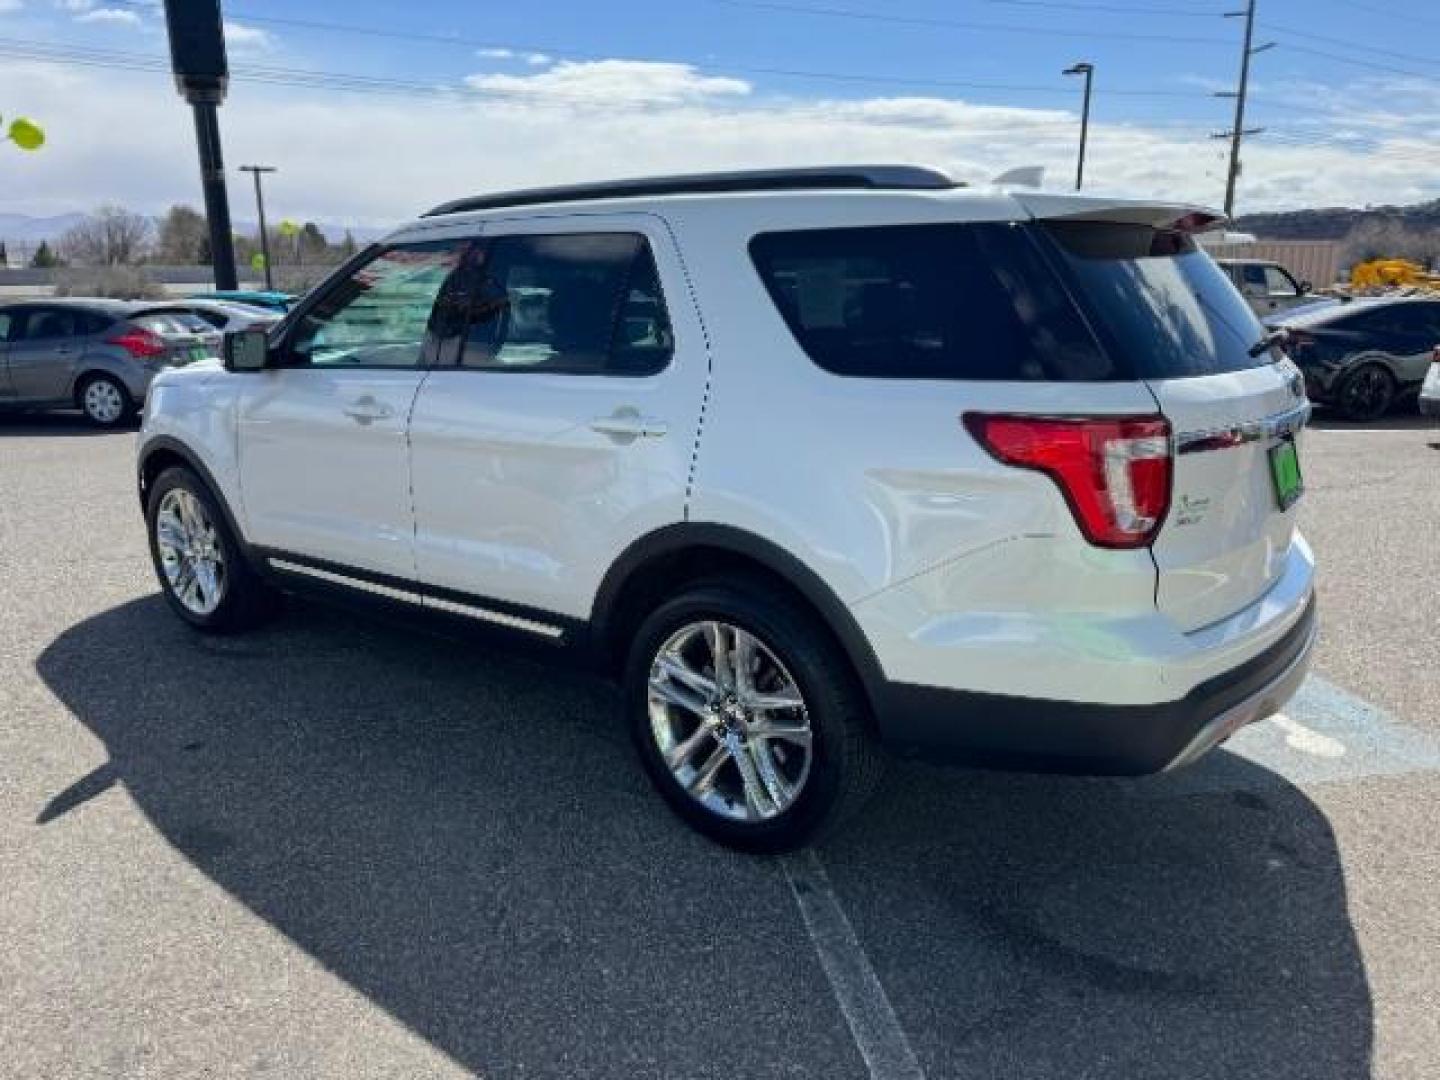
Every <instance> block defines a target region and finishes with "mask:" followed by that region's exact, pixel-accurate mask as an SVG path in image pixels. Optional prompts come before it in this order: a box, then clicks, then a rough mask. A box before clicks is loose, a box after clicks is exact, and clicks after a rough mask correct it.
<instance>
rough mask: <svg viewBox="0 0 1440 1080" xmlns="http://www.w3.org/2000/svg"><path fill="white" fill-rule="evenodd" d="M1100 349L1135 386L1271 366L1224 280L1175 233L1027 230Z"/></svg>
mask: <svg viewBox="0 0 1440 1080" xmlns="http://www.w3.org/2000/svg"><path fill="white" fill-rule="evenodd" d="M1036 231H1037V232H1039V233H1040V234H1042V235H1043V236H1045V237H1046V238H1047V239H1048V241H1049V242H1050V243H1051V244H1052V245H1053V247H1054V250H1055V251H1057V252H1058V253H1059V257H1060V260H1061V263H1062V265H1063V268H1064V271H1065V274H1066V277H1067V279H1068V283H1069V284H1070V286H1071V290H1072V292H1074V294H1075V295H1076V298H1077V299H1078V300H1079V301H1080V304H1081V307H1082V308H1083V309H1084V311H1085V314H1086V316H1087V317H1088V319H1089V322H1090V325H1091V326H1093V327H1095V329H1096V332H1097V333H1098V334H1099V335H1100V338H1101V341H1102V342H1103V344H1104V345H1105V346H1106V349H1107V350H1108V351H1109V352H1111V353H1112V354H1113V355H1114V356H1115V357H1116V359H1117V362H1118V363H1121V364H1123V365H1124V366H1125V367H1127V368H1129V369H1130V370H1132V371H1134V372H1135V374H1136V375H1137V376H1138V377H1140V378H1143V379H1176V378H1185V377H1189V376H1198V375H1216V374H1221V373H1223V372H1228V371H1239V370H1241V369H1244V368H1253V367H1261V366H1263V365H1265V364H1268V363H1270V362H1271V355H1270V352H1269V350H1262V352H1261V354H1260V355H1259V356H1251V355H1250V349H1251V348H1252V347H1253V346H1254V345H1255V344H1256V343H1258V342H1259V341H1260V339H1261V338H1262V337H1263V336H1264V334H1265V331H1264V330H1263V328H1262V327H1261V326H1260V323H1259V322H1258V321H1257V320H1256V318H1255V314H1254V312H1252V311H1251V310H1250V305H1249V304H1247V303H1246V302H1245V300H1244V298H1243V297H1241V295H1240V294H1239V293H1238V292H1236V291H1235V288H1234V286H1233V285H1232V284H1231V283H1230V279H1229V278H1227V277H1226V276H1225V272H1224V271H1223V270H1221V269H1220V267H1218V266H1216V265H1215V261H1214V260H1213V259H1211V258H1210V256H1208V255H1206V254H1205V253H1204V252H1202V251H1200V250H1199V249H1198V248H1197V247H1196V246H1195V242H1194V240H1193V239H1192V238H1191V237H1190V236H1188V235H1186V234H1184V233H1180V232H1175V231H1173V230H1168V229H1154V228H1151V227H1150V226H1147V225H1127V224H1120V223H1115V222H1100V221H1049V222H1045V223H1044V224H1043V225H1040V226H1037V230H1036Z"/></svg>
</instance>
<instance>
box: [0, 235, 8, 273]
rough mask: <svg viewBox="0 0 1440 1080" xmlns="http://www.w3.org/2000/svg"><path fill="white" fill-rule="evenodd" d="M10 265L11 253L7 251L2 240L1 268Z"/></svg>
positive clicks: (0, 244)
mask: <svg viewBox="0 0 1440 1080" xmlns="http://www.w3.org/2000/svg"><path fill="white" fill-rule="evenodd" d="M9 265H10V253H9V252H8V251H6V250H5V241H4V240H0V267H4V266H9Z"/></svg>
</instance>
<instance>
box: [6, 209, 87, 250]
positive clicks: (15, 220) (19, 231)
mask: <svg viewBox="0 0 1440 1080" xmlns="http://www.w3.org/2000/svg"><path fill="white" fill-rule="evenodd" d="M84 220H85V215H84V214H59V215H57V216H55V217H30V216H29V215H27V214H0V240H3V241H6V242H8V243H23V244H38V243H39V242H40V241H41V240H55V239H57V238H58V237H59V236H60V235H61V234H62V233H64V232H65V230H67V229H69V228H72V227H73V226H75V225H76V224H78V223H79V222H81V221H84Z"/></svg>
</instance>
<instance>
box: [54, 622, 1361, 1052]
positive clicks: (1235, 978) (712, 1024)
mask: <svg viewBox="0 0 1440 1080" xmlns="http://www.w3.org/2000/svg"><path fill="white" fill-rule="evenodd" d="M37 667H38V671H39V674H40V675H41V677H42V678H43V679H44V681H45V682H46V684H47V685H48V686H49V687H50V689H51V690H52V691H53V692H54V693H55V694H56V695H57V696H58V697H59V698H60V699H61V700H62V701H63V702H64V704H65V705H66V706H67V707H68V708H69V709H70V710H71V711H72V712H73V713H74V715H75V716H76V717H78V718H79V720H80V721H82V722H83V723H84V724H85V725H86V726H87V727H88V728H89V729H90V730H91V731H92V732H93V733H94V734H95V735H96V736H97V737H98V738H100V739H101V740H102V741H103V742H104V744H105V746H106V748H107V751H108V755H109V761H108V762H107V763H106V765H104V766H102V767H101V769H99V770H97V772H96V773H94V774H91V776H89V777H77V778H76V783H75V784H74V785H72V786H71V787H70V788H69V789H67V790H66V791H60V792H55V793H54V798H52V800H51V801H50V804H49V805H48V806H44V807H36V816H37V818H38V819H39V821H41V822H51V821H54V820H56V819H60V818H63V817H64V816H65V815H66V814H67V813H68V812H70V811H71V810H73V809H74V808H75V807H77V806H80V805H82V804H83V803H84V801H85V800H86V799H88V798H90V797H93V796H94V795H95V794H98V793H99V792H100V791H103V790H105V789H106V788H108V787H109V786H111V785H112V784H115V783H119V784H123V785H124V787H125V788H126V790H127V791H128V792H129V794H130V795H131V797H133V799H134V800H135V802H136V803H137V805H138V806H139V807H140V808H141V810H142V811H143V812H144V813H145V814H146V815H147V817H148V818H149V820H150V821H151V822H152V823H153V824H154V826H155V828H156V829H158V830H159V832H160V833H161V834H162V835H163V836H164V837H165V838H166V839H167V840H168V841H169V842H170V843H171V844H172V845H173V846H174V847H175V848H176V849H177V850H178V851H180V852H181V853H182V854H183V855H184V856H185V857H186V858H187V859H189V860H190V861H191V862H192V863H193V864H194V865H195V866H196V867H197V868H198V869H199V870H200V871H201V872H203V873H204V874H205V875H207V876H208V877H209V878H210V879H212V880H213V881H215V882H216V883H218V884H219V885H221V886H222V887H223V888H225V889H226V890H227V891H228V892H229V893H230V894H232V895H233V896H234V897H236V898H237V899H239V900H240V901H242V902H243V903H244V904H245V905H247V906H248V907H249V909H250V910H252V911H253V912H255V913H256V914H257V915H258V916H260V917H261V918H262V919H264V920H266V921H267V922H268V923H269V924H271V925H273V926H274V927H275V928H277V929H278V930H280V931H281V932H283V933H284V934H285V935H287V936H288V938H289V939H290V940H292V941H293V942H294V943H295V944H296V945H298V946H299V947H300V948H302V949H304V950H305V951H306V952H308V953H309V954H311V955H312V956H314V957H315V958H316V959H318V960H319V961H320V962H321V963H322V964H323V965H324V966H325V968H326V969H328V970H329V971H331V972H333V973H334V974H336V975H337V976H338V977H340V978H342V979H344V980H345V981H346V982H347V983H349V984H350V985H351V986H353V987H354V988H355V989H357V990H359V991H360V992H361V993H363V994H365V995H367V996H368V998H369V999H370V1000H372V1001H373V1002H374V1003H376V1004H377V1005H378V1006H380V1007H381V1008H383V1009H385V1010H387V1011H388V1012H389V1013H390V1014H391V1015H393V1016H395V1017H397V1018H398V1019H400V1020H401V1021H403V1022H404V1023H405V1024H407V1025H408V1026H409V1027H410V1028H411V1029H413V1030H414V1031H416V1032H417V1033H419V1034H420V1035H421V1036H423V1037H424V1038H425V1039H427V1040H429V1041H430V1042H431V1043H432V1044H433V1045H435V1046H436V1047H438V1048H440V1049H441V1050H443V1051H444V1052H446V1053H447V1054H449V1055H450V1056H451V1057H452V1058H453V1059H455V1060H456V1061H458V1062H459V1063H461V1064H462V1065H464V1066H466V1067H467V1068H470V1069H473V1070H475V1071H477V1072H481V1073H483V1074H484V1075H486V1076H511V1075H521V1074H524V1075H527V1076H537V1075H538V1076H552V1075H585V1076H625V1077H635V1076H686V1077H692V1076H727V1077H734V1076H747V1077H748V1076H763V1075H779V1074H785V1075H797V1074H798V1075H815V1076H825V1077H847V1076H864V1075H865V1069H864V1066H863V1063H862V1062H861V1060H860V1058H859V1056H858V1054H857V1052H856V1050H855V1048H854V1044H853V1042H852V1041H851V1039H850V1038H849V1036H848V1033H847V1031H846V1028H845V1026H844V1021H843V1019H842V1017H841V1015H840V1013H839V1011H838V1010H837V1008H836V1006H835V1004H834V999H833V998H832V997H831V995H830V992H829V989H828V986H827V984H826V981H825V978H824V975H823V973H822V970H821V968H820V967H819V964H818V963H817V961H816V957H815V953H814V949H813V947H812V945H811V943H810V941H809V939H808V938H807V936H806V932H805V929H804V925H803V923H802V921H801V920H800V918H799V916H798V914H797V911H796V909H795V906H794V903H793V899H792V897H791V895H790V893H789V892H788V886H787V885H786V882H785V877H784V875H783V874H782V873H781V872H780V869H779V867H778V866H777V865H776V864H775V863H774V862H773V861H772V860H765V859H753V858H746V857H743V856H739V855H735V854H733V853H730V852H728V851H725V850H723V849H720V848H716V847H714V846H711V845H710V844H708V843H707V842H706V841H704V840H702V839H700V838H698V837H696V836H695V835H693V834H691V833H690V832H689V831H688V830H686V829H685V828H684V827H683V826H681V825H680V824H678V823H677V822H676V821H675V820H674V819H673V818H672V817H671V816H670V815H669V814H668V812H667V811H666V810H665V808H664V806H663V804H662V803H661V802H660V800H659V799H658V798H657V797H655V796H654V795H653V794H652V793H651V792H650V791H649V789H648V787H647V785H646V783H645V781H644V779H643V777H642V776H641V774H640V772H639V770H638V766H637V765H636V764H635V763H634V761H633V759H632V755H631V751H630V749H629V747H628V745H627V743H626V740H625V737H624V733H623V732H622V731H621V730H620V726H619V725H618V723H616V722H615V718H614V710H615V703H614V696H613V693H612V692H611V691H610V690H609V689H608V688H606V687H605V686H603V685H601V684H599V683H597V682H594V681H591V680H589V679H587V678H585V677H583V676H580V675H576V674H571V673H569V672H560V671H557V670H556V669H555V668H554V667H547V666H542V665H541V664H539V663H536V662H533V661H531V660H527V659H521V658H517V657H514V656H510V655H506V654H503V653H498V652H491V651H489V650H487V649H486V648H484V647H480V646H477V645H475V644H474V643H458V642H451V641H448V640H442V639H436V638H431V637H428V636H424V635H416V634H411V633H408V632H406V631H404V630H403V629H398V628H394V627H389V626H382V625H379V624H374V625H372V624H368V623H365V622H363V621H356V620H353V619H351V618H349V617H348V616H345V615H340V614H336V613H332V612H330V611H328V610H325V609H322V608H311V607H300V606H293V607H292V609H291V610H290V611H288V612H287V613H286V614H285V615H284V616H283V617H282V618H281V619H280V620H279V621H278V622H277V623H276V624H275V625H273V626H272V627H270V628H267V629H266V630H264V631H261V632H259V633H256V634H253V635H250V636H246V637H238V638H206V637H202V636H199V635H196V634H193V633H191V632H190V631H188V630H187V629H185V628H184V627H182V626H180V625H179V624H178V623H177V621H176V620H175V619H174V618H173V617H172V616H171V615H170V613H169V612H168V611H167V610H166V608H165V605H164V604H163V602H162V601H161V600H160V598H159V597H158V596H156V597H150V598H147V599H143V600H137V601H133V602H130V603H127V604H125V605H123V606H120V607H117V608H114V609H112V610H110V611H106V612H104V613H102V614H100V615H97V616H95V617H93V618H90V619H88V620H86V621H84V622H82V623H79V624H78V625H76V626H74V627H72V628H70V629H68V630H67V631H65V632H64V633H63V634H62V635H61V636H60V637H59V638H58V639H56V640H55V641H54V642H53V643H52V644H51V645H50V646H49V647H48V648H47V649H46V650H45V652H44V653H43V655H42V656H41V657H40V659H39V660H38V662H37ZM1197 768H1200V769H1204V770H1207V771H1205V772H1203V773H1201V774H1199V780H1200V782H1198V783H1197V782H1195V781H1194V780H1193V779H1192V781H1191V782H1190V783H1189V784H1188V785H1186V786H1185V787H1183V788H1179V789H1176V790H1171V789H1170V788H1167V786H1166V785H1167V783H1169V781H1167V780H1166V779H1165V778H1153V779H1151V780H1147V781H1143V782H1119V781H1099V780H1077V779H1066V778H1058V777H1050V778H1047V777H1030V776H1015V775H1003V774H985V773H974V772H966V771H958V770H943V769H936V768H929V767H924V766H919V765H913V764H899V765H897V766H896V769H895V771H894V776H893V778H892V781H891V783H890V784H889V785H888V790H886V791H885V792H884V793H883V794H882V796H881V798H880V799H879V800H878V801H877V802H876V804H875V805H874V806H873V807H872V809H871V810H870V812H869V813H868V814H867V815H866V817H865V819H864V820H863V821H861V822H858V823H856V824H855V825H854V826H853V827H852V828H850V829H849V830H848V831H847V832H845V833H843V834H842V835H841V836H839V837H837V838H836V839H835V840H833V841H832V842H830V843H829V844H828V845H827V846H826V847H825V848H824V850H823V851H822V852H821V858H822V860H823V862H824V865H825V866H826V868H827V870H828V871H829V875H830V878H831V880H832V882H833V883H834V887H835V889H836V892H837V894H838V896H839V898H840V901H841V903H842V905H843V907H844V909H845V911H846V912H847V913H848V915H849V917H850V919H851V921H852V922H853V924H854V926H855V928H856V931H857V933H858V935H859V938H860V940H861V942H862V943H863V944H864V947H865V949H866V951H867V952H868V954H869V959H870V962H871V963H872V965H873V966H874V968H875V970H876V971H877V973H878V975H879V977H880V980H881V983H882V985H883V986H884V987H885V989H886V991H887V992H888V994H889V996H890V998H891V1000H892V1002H893V1004H894V1007H895V1010H896V1014H897V1016H898V1018H899V1021H900V1023H901V1025H902V1026H903V1028H904V1030H905V1032H906V1033H907V1035H908V1037H909V1039H910V1041H911V1043H912V1045H913V1047H914V1049H915V1052H916V1054H917V1055H918V1057H919V1060H920V1061H921V1063H922V1064H923V1065H924V1067H925V1069H926V1071H927V1073H928V1074H929V1075H930V1076H932V1077H941V1076H956V1075H975V1076H1002V1075H1003V1076H1006V1077H1019V1076H1026V1077H1055V1078H1065V1080H1069V1078H1072V1077H1076V1076H1082V1075H1085V1076H1117V1077H1126V1078H1134V1077H1152V1076H1153V1077H1166V1078H1173V1077H1181V1076H1183V1077H1186V1078H1187V1080H1188V1078H1200V1077H1215V1078H1220V1077H1225V1078H1232V1077H1240V1076H1253V1077H1266V1078H1274V1077H1284V1076H1292V1075H1293V1076H1302V1075H1304V1076H1309V1075H1317V1074H1323V1075H1326V1076H1335V1077H1342V1076H1343V1077H1355V1076H1366V1075H1369V1067H1370V1055H1371V1038H1372V1036H1371V1017H1372V1006H1371V1000H1370V993H1369V987H1368V984H1367V980H1366V976H1365V971H1364V968H1363V965H1362V962H1361V957H1360V954H1359V950H1358V947H1357V944H1356V941H1355V937H1354V934H1353V931H1352V929H1351V926H1350V921H1349V917H1348V913H1347V907H1346V895H1345V885H1344V879H1343V875H1342V870H1341V866H1340V861H1339V856H1338V852H1337V850H1336V845H1335V839H1334V836H1333V834H1332V832H1331V830H1330V827H1329V825H1328V823H1327V822H1326V820H1325V818H1324V816H1323V814H1322V813H1321V812H1320V810H1319V809H1318V808H1317V807H1316V806H1315V805H1314V804H1313V803H1311V802H1310V800H1309V799H1308V798H1307V797H1306V796H1305V795H1304V794H1303V793H1302V792H1301V791H1300V790H1298V789H1297V788H1295V787H1293V786H1291V785H1289V784H1288V783H1287V782H1286V781H1285V780H1284V779H1283V778H1281V777H1280V776H1278V775H1276V774H1274V773H1272V772H1268V771H1266V770H1263V769H1260V768H1258V767H1256V766H1254V765H1252V764H1250V763H1248V762H1246V761H1244V760H1243V759H1241V758H1239V757H1235V756H1231V755H1227V754H1224V753H1221V754H1217V755H1213V756H1212V757H1211V758H1210V759H1209V760H1208V761H1207V762H1204V763H1202V764H1201V766H1198V767H1197ZM38 827H48V826H45V825H40V826H38ZM302 1009H303V1006H302ZM303 1025H304V1021H303V1019H302V1020H301V1021H300V1025H299V1026H302V1027H303ZM330 1034H331V1035H332V1037H333V1035H334V1033H330ZM288 1037H289V1038H291V1039H292V1040H295V1039H298V1040H301V1041H302V1042H303V1040H304V1039H305V1038H306V1037H307V1036H306V1035H305V1034H304V1033H303V1032H301V1033H299V1034H295V1033H292V1034H291V1035H290V1036H288ZM313 1037H314V1038H315V1039H317V1040H318V1039H320V1038H322V1033H318V1032H317V1033H315V1034H314V1036H313ZM340 1037H343V1035H342V1036H340ZM317 1045H318V1044H317ZM290 1051H291V1053H292V1054H294V1053H297V1052H298V1053H300V1054H301V1060H299V1061H296V1062H295V1065H296V1067H297V1068H298V1070H299V1071H298V1072H297V1075H301V1074H304V1073H305V1071H306V1070H305V1068H304V1061H303V1047H301V1048H300V1050H298V1051H297V1050H296V1048H295V1047H293V1046H292V1047H290ZM317 1052H318V1051H317ZM237 1065H238V1063H237Z"/></svg>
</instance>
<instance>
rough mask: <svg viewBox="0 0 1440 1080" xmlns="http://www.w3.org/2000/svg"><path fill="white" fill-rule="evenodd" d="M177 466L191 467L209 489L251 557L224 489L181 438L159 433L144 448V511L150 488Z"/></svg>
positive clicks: (140, 481)
mask: <svg viewBox="0 0 1440 1080" xmlns="http://www.w3.org/2000/svg"><path fill="white" fill-rule="evenodd" d="M177 465H178V466H183V467H184V468H187V469H189V470H190V471H191V472H193V473H194V474H195V475H196V476H198V477H199V478H200V482H201V483H202V484H204V485H205V486H206V487H207V488H208V489H209V491H210V495H211V497H212V498H214V500H215V505H216V506H218V507H219V508H220V513H221V514H222V515H223V516H224V518H225V524H226V526H228V527H229V529H230V535H231V536H233V537H235V538H236V540H237V541H238V542H239V543H240V546H241V548H243V549H244V550H245V551H246V553H247V557H248V554H249V545H248V544H247V543H246V541H245V534H244V533H243V532H242V531H241V530H240V525H239V522H237V521H236V520H235V515H234V513H232V512H231V510H230V504H229V503H228V502H226V500H225V489H224V488H222V487H221V486H220V485H219V484H218V483H217V482H216V481H215V475H214V473H212V472H211V471H210V469H209V468H208V467H207V466H206V465H205V463H204V462H203V461H201V460H200V457H199V455H197V454H196V453H195V452H194V451H193V450H191V449H190V448H189V447H188V446H186V445H185V444H184V443H182V442H181V441H180V440H179V439H175V438H171V437H170V436H168V435H157V436H155V437H154V438H153V439H150V440H149V441H147V442H146V443H145V446H144V447H143V448H142V449H141V451H140V460H139V467H138V470H137V475H136V484H137V492H138V494H139V496H140V512H141V514H144V513H145V512H146V510H147V508H148V506H149V501H150V489H151V487H153V486H154V483H155V481H156V480H157V479H158V478H159V477H160V474H161V473H163V472H164V471H165V470H166V469H169V468H171V467H173V466H177Z"/></svg>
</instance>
